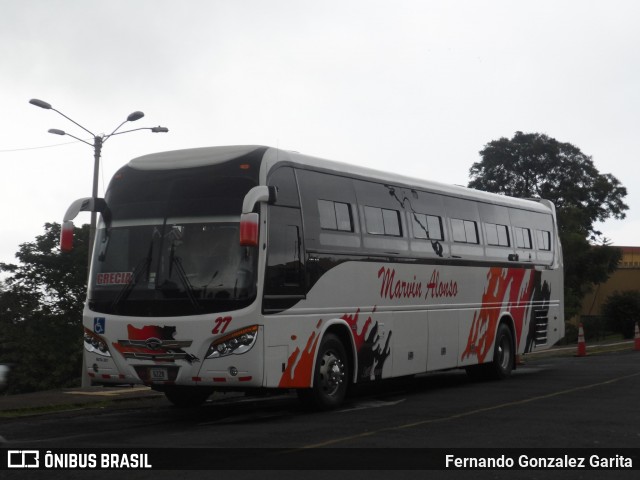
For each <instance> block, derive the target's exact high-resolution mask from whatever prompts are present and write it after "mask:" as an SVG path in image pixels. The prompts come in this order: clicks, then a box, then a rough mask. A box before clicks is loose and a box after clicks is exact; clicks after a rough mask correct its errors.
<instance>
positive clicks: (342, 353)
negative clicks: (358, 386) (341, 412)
mask: <svg viewBox="0 0 640 480" xmlns="http://www.w3.org/2000/svg"><path fill="white" fill-rule="evenodd" d="M348 386H349V360H348V358H347V352H346V350H345V348H344V345H343V344H342V342H341V341H340V339H339V338H338V337H336V336H335V335H333V334H331V333H329V334H327V335H325V336H324V338H323V339H322V342H320V347H319V348H318V356H317V358H316V367H315V371H314V375H313V386H312V387H311V388H307V389H301V390H298V397H299V398H300V400H301V401H302V403H303V404H304V405H306V406H310V407H312V408H314V409H317V410H330V409H332V408H336V407H338V406H339V405H340V404H342V402H343V401H344V398H345V396H346V394H347V388H348Z"/></svg>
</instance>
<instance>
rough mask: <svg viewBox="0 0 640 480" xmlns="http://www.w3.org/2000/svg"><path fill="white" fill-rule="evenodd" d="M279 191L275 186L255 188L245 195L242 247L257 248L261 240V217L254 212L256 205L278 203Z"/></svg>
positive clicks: (241, 217) (241, 225)
mask: <svg viewBox="0 0 640 480" xmlns="http://www.w3.org/2000/svg"><path fill="white" fill-rule="evenodd" d="M277 197H278V189H277V188H276V187H274V186H269V187H267V186H264V185H263V186H258V187H253V188H252V189H251V190H249V192H248V193H247V194H246V195H245V197H244V201H243V202H242V215H240V246H242V247H257V246H258V240H259V238H260V216H259V215H258V214H257V213H255V212H254V211H253V210H254V209H255V207H256V204H258V203H262V202H267V203H268V204H270V205H271V204H274V203H276V199H277Z"/></svg>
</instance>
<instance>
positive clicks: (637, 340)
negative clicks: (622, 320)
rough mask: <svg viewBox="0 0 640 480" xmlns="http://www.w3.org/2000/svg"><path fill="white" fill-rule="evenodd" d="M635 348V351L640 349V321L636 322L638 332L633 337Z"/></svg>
mask: <svg viewBox="0 0 640 480" xmlns="http://www.w3.org/2000/svg"><path fill="white" fill-rule="evenodd" d="M633 349H634V350H635V351H639V350H640V328H638V322H636V334H635V335H634V337H633Z"/></svg>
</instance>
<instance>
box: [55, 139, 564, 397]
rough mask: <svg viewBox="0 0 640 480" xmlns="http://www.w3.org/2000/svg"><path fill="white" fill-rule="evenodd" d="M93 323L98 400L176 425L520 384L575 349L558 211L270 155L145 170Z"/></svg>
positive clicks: (118, 222)
mask: <svg viewBox="0 0 640 480" xmlns="http://www.w3.org/2000/svg"><path fill="white" fill-rule="evenodd" d="M88 210H92V211H97V212H99V213H100V214H101V215H100V222H99V225H98V230H97V234H96V241H95V247H94V253H93V261H92V263H91V273H90V280H89V285H88V296H87V301H86V305H85V308H84V331H85V336H84V339H85V340H84V346H85V350H86V352H85V359H86V369H87V371H88V374H89V376H90V378H91V381H92V382H93V383H94V384H140V383H142V384H145V385H149V386H151V387H152V388H154V389H156V390H160V391H163V392H165V394H166V396H167V398H168V399H169V400H170V401H171V402H173V403H174V404H176V405H179V406H188V405H197V404H199V403H202V402H203V401H205V400H206V398H207V397H208V396H209V395H210V394H211V393H212V392H213V391H215V390H225V389H226V390H234V389H236V390H244V391H247V390H250V389H296V390H297V391H298V393H299V396H300V398H301V399H303V400H304V401H306V402H308V403H310V404H312V405H315V406H316V407H318V408H321V409H326V408H332V407H335V406H337V405H339V404H340V403H341V402H342V401H343V399H344V397H345V394H346V392H347V389H348V387H349V386H350V385H351V384H356V383H357V384H360V383H363V382H371V381H376V380H380V379H387V378H392V377H399V376H408V375H415V374H419V373H423V372H430V371H435V370H443V369H451V368H465V369H467V371H468V372H469V373H470V374H471V375H472V376H475V377H492V378H503V377H507V376H508V375H509V374H510V373H511V371H512V369H514V368H515V366H516V361H515V360H516V355H520V354H524V353H527V352H531V351H534V350H540V349H545V348H548V347H550V346H551V345H553V344H554V343H555V342H556V341H558V340H559V339H560V338H562V337H563V336H564V316H563V273H562V253H561V248H560V242H559V240H558V229H557V225H556V216H555V209H554V206H553V205H552V204H551V203H550V202H548V201H545V200H524V199H516V198H508V197H505V196H501V195H495V194H490V193H486V192H480V191H474V190H471V189H467V188H464V187H454V186H447V185H442V184H438V183H434V182H429V181H423V180H417V179H413V178H407V177H402V176H398V175H395V174H390V173H382V172H378V171H374V170H370V169H366V168H361V167H356V166H353V165H347V164H342V163H336V162H331V161H327V160H323V159H319V158H314V157H309V156H305V155H301V154H298V153H294V152H288V151H282V150H278V149H273V148H268V147H260V146H231V147H211V148H198V149H189V150H180V151H173V152H165V153H157V154H152V155H147V156H143V157H140V158H136V159H134V160H131V161H130V162H129V163H128V164H127V165H125V166H124V167H122V168H121V169H120V170H119V171H118V172H117V173H116V174H115V175H114V177H113V179H112V180H111V182H110V184H109V187H108V189H107V192H106V194H105V198H104V199H95V200H94V199H91V198H88V199H80V200H78V201H76V202H74V203H73V204H72V205H71V207H69V210H68V211H67V214H66V216H65V219H64V220H65V222H64V224H63V233H62V237H61V247H62V249H63V250H64V249H69V248H71V244H72V241H73V238H72V235H73V233H72V232H73V228H72V227H73V224H72V222H71V220H72V219H73V218H74V217H75V216H76V215H77V214H78V212H80V211H88Z"/></svg>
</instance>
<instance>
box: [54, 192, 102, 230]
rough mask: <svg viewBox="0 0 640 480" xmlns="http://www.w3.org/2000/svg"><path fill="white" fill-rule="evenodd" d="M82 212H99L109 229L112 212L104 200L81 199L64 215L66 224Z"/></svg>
mask: <svg viewBox="0 0 640 480" xmlns="http://www.w3.org/2000/svg"><path fill="white" fill-rule="evenodd" d="M80 212H98V213H100V214H102V219H103V220H104V223H105V225H106V226H107V228H108V227H109V226H110V225H111V211H110V210H109V207H108V206H107V202H105V200H104V198H93V197H86V198H79V199H78V200H76V201H75V202H73V203H72V204H71V206H70V207H69V208H68V209H67V213H65V214H64V222H65V223H66V222H70V221H72V220H73V219H74V218H76V217H77V216H78V213H80Z"/></svg>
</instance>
